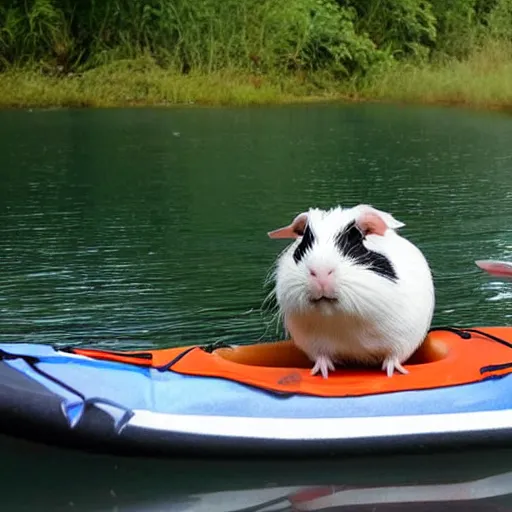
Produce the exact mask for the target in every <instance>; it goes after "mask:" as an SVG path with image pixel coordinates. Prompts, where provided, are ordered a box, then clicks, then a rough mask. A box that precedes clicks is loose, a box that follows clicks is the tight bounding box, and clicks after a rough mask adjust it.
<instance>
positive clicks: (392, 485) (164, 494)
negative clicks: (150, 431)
mask: <svg viewBox="0 0 512 512" xmlns="http://www.w3.org/2000/svg"><path fill="white" fill-rule="evenodd" d="M0 450H1V452H2V463H3V465H4V466H3V467H5V468H8V469H9V470H8V471H6V472H5V473H4V476H3V478H2V479H1V480H0V489H1V490H2V491H3V492H2V497H3V500H2V510H6V511H9V512H11V511H12V512H18V511H28V510H52V511H53V510H55V511H57V510H59V511H60V510H69V511H79V512H86V511H87V512H114V511H115V512H270V511H282V512H284V511H289V512H298V511H306V510H310V511H317V510H323V511H343V512H345V511H355V512H396V511H400V512H405V511H406V510H407V511H411V512H420V511H421V512H427V511H433V512H441V511H460V512H463V511H470V512H473V511H478V512H491V511H493V512H505V511H510V510H512V472H511V471H510V470H509V468H510V463H509V461H510V457H511V456H512V452H511V450H510V449H502V450H489V451H476V452H466V453H464V452H445V453H440V454H435V455H430V454H423V455H407V456H406V455H402V456H398V455H396V456H391V457H388V458H387V459H386V460H383V459H375V458H372V457H368V456H367V457H347V458H343V459H339V460H336V459H327V460H315V459H297V460H295V461H284V460H271V461H264V460H252V461H247V462H242V461H240V460H237V461H235V460H232V461H228V460H211V459H210V460H200V459H193V458H191V459H176V460H164V459H148V458H122V457H120V458H117V457H112V456H105V455H89V454H85V453H81V452H75V451H71V450H70V451H66V450H59V449H56V448H50V447H46V446H42V445H33V444H31V443H27V442H24V441H19V440H14V441H13V440H12V439H6V438H4V437H2V436H0ZM43 504H44V506H43ZM4 507H5V508H4Z"/></svg>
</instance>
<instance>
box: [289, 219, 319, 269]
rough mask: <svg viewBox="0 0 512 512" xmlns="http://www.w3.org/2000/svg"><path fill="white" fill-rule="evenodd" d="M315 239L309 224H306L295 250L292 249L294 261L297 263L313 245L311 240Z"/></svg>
mask: <svg viewBox="0 0 512 512" xmlns="http://www.w3.org/2000/svg"><path fill="white" fill-rule="evenodd" d="M314 241H315V235H314V234H313V231H311V228H310V227H309V225H306V229H304V234H303V235H302V240H301V241H300V243H299V245H298V246H297V247H296V249H295V251H293V259H294V260H295V263H299V262H300V261H301V260H302V258H304V255H305V254H306V252H307V251H308V250H309V249H311V247H312V246H313V242H314Z"/></svg>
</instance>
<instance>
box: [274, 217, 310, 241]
mask: <svg viewBox="0 0 512 512" xmlns="http://www.w3.org/2000/svg"><path fill="white" fill-rule="evenodd" d="M307 221H308V214H307V213H301V214H299V215H297V217H295V219H293V221H292V223H291V224H289V225H288V226H284V227H282V228H278V229H275V230H274V231H270V232H269V233H268V236H269V237H270V238H298V237H299V236H302V235H303V234H304V230H305V229H306V223H307Z"/></svg>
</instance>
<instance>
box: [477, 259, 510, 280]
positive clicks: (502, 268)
mask: <svg viewBox="0 0 512 512" xmlns="http://www.w3.org/2000/svg"><path fill="white" fill-rule="evenodd" d="M475 263H476V265H477V267H479V268H481V269H482V270H485V271H486V272H487V273H488V274H491V275H492V276H497V277H510V278H512V263H509V262H507V261H499V260H477V261H475Z"/></svg>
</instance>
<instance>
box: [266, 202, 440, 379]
mask: <svg viewBox="0 0 512 512" xmlns="http://www.w3.org/2000/svg"><path fill="white" fill-rule="evenodd" d="M368 208H371V207H369V206H366V205H359V206H356V207H354V208H347V209H343V208H341V207H337V208H334V209H331V210H329V211H323V210H319V209H316V208H315V209H310V210H309V212H308V223H309V225H310V227H311V228H312V230H313V232H314V235H315V242H314V244H313V247H312V249H311V250H310V251H308V252H307V253H306V255H305V256H304V258H303V259H302V260H301V261H300V262H299V264H298V265H297V264H296V263H295V261H294V260H293V257H292V255H293V252H294V250H295V248H296V246H297V245H298V244H299V243H300V241H301V238H298V239H297V240H296V241H295V242H294V243H292V244H291V246H290V247H289V248H288V249H287V250H285V251H284V252H283V253H282V255H281V256H280V257H279V259H278V261H277V266H276V271H275V278H276V285H275V292H276V298H277V302H278V305H279V308H280V313H281V314H282V316H283V320H284V324H285V326H286V329H287V330H288V332H289V333H290V335H291V337H292V339H293V340H294V342H295V343H296V345H297V346H298V347H300V348H301V349H302V350H303V351H304V352H305V353H306V354H307V355H308V357H309V358H310V359H311V360H312V361H313V362H315V366H314V368H313V371H312V373H313V374H314V373H317V372H321V373H322V375H323V376H324V377H327V373H328V370H329V369H332V361H335V362H337V363H341V364H343V362H350V361H355V362H362V363H370V364H381V365H382V368H383V370H386V372H387V374H388V376H391V375H392V374H393V372H394V370H395V369H396V370H398V371H400V372H401V373H407V371H406V370H405V369H404V368H403V367H402V366H401V364H400V363H402V362H404V361H405V360H407V359H408V358H409V357H410V356H411V355H412V354H413V353H414V351H415V350H416V349H417V348H418V347H419V345H420V344H421V343H422V342H423V340H424V338H425V336H426V334H427V332H428V329H429V328H430V325H431V321H432V316H433V312H434V304H435V298H434V284H433V279H432V275H431V272H430V268H429V265H428V263H427V261H426V259H425V258H424V256H423V254H422V253H421V251H420V250H419V249H418V248H417V247H416V246H415V245H413V244H412V243H411V242H409V241H408V240H406V239H405V238H403V237H401V236H400V235H398V234H397V233H396V232H395V231H394V229H396V228H398V227H401V226H403V225H404V224H403V223H401V222H398V221H396V220H395V219H394V218H393V217H392V216H391V215H390V214H387V213H385V212H380V211H379V210H376V209H373V212H377V213H379V215H380V216H381V218H382V219H383V220H384V221H385V222H386V224H387V226H388V229H387V230H386V232H385V234H384V235H383V236H379V235H368V236H367V238H366V241H364V242H363V243H364V244H365V245H366V247H367V248H368V249H371V250H373V251H377V252H380V253H382V254H384V255H386V256H387V257H388V258H389V260H390V261H391V262H392V264H393V266H394V269H395V272H396V273H397V276H398V280H397V282H392V281H390V280H388V279H386V278H384V277H382V276H380V275H377V274H376V273H375V272H372V271H370V270H368V269H367V268H364V267H363V266H361V265H358V264H355V263H354V261H353V260H351V259H350V258H347V257H343V256H342V255H341V254H340V252H339V251H338V249H337V248H336V246H335V243H334V239H335V237H336V235H337V234H338V233H339V232H340V231H341V230H342V229H343V227H344V226H346V225H347V224H348V223H349V222H351V221H352V220H354V219H355V218H356V217H358V216H359V215H360V214H361V213H362V212H363V211H364V210H365V209H368ZM393 228H394V229H393ZM310 264H325V265H329V266H334V268H335V279H336V290H337V297H336V298H337V302H335V303H322V304H313V303H312V302H311V301H310V300H309V299H308V288H307V281H308V270H307V265H310Z"/></svg>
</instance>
